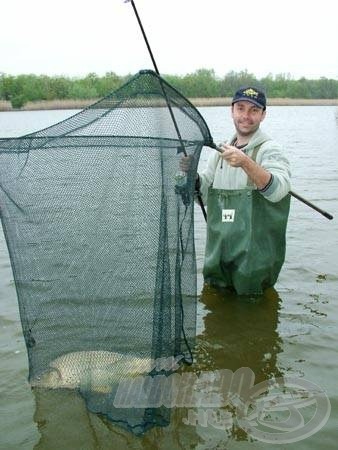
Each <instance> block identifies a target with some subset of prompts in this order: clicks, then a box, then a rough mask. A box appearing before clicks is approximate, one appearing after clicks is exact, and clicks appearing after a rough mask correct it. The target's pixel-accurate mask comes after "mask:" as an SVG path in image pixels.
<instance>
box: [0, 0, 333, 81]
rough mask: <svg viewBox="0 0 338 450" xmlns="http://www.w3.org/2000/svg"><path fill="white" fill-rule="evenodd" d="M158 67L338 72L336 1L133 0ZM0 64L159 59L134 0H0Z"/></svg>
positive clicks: (13, 67) (28, 68)
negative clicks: (127, 1) (136, 14)
mask: <svg viewBox="0 0 338 450" xmlns="http://www.w3.org/2000/svg"><path fill="white" fill-rule="evenodd" d="M135 5H136V7H137V10H138V13H139V16H140V18H141V21H142V23H143V27H144V30H145V32H146V35H147V38H148V41H149V44H150V47H151V49H152V52H153V55H154V58H155V60H156V63H157V66H158V69H159V71H160V73H162V74H171V75H185V74H188V73H192V72H195V71H196V70H198V69H201V68H205V69H213V70H214V71H215V74H216V76H218V77H222V76H224V75H225V74H227V73H229V72H230V71H235V72H240V71H243V70H247V71H248V72H250V73H252V74H254V75H255V76H256V77H257V78H258V79H259V78H263V77H265V76H267V75H268V74H271V75H272V76H275V75H277V74H284V75H286V76H290V77H291V78H293V79H298V78H301V77H305V78H308V79H318V78H321V77H326V78H333V79H336V80H338V20H337V17H338V13H337V12H336V10H337V7H336V5H337V1H336V0H320V1H319V0H318V1H313V0H307V1H306V2H305V1H301V0H283V1H282V0H256V1H253V0H250V1H249V0H233V1H231V2H230V1H227V0H208V1H202V0H166V1H165V0H135ZM1 18H2V20H1V26H0V73H1V72H2V73H6V74H11V75H19V74H23V73H25V74H37V75H40V74H46V75H51V76H61V75H63V76H68V77H83V76H85V75H87V74H88V73H96V74H98V75H100V76H102V75H104V74H105V73H106V72H111V71H112V72H115V73H116V74H118V75H127V74H134V73H136V72H138V71H139V70H141V69H152V68H153V65H152V62H151V59H150V57H149V53H148V50H147V47H146V45H145V42H144V40H143V37H142V34H141V31H140V28H139V25H138V23H137V20H136V17H135V14H134V11H133V9H132V6H131V3H125V2H124V0H109V1H108V0H96V1H95V2H94V1H92V0H91V1H88V0H81V1H72V0H67V1H66V0H58V1H55V0H30V1H29V2H27V1H26V0H2V3H1Z"/></svg>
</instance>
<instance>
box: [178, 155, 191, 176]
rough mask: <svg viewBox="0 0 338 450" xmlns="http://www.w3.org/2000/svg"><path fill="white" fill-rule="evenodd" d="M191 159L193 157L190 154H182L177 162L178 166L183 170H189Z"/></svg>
mask: <svg viewBox="0 0 338 450" xmlns="http://www.w3.org/2000/svg"><path fill="white" fill-rule="evenodd" d="M192 159H193V156H192V155H187V156H182V158H181V159H180V162H179V167H180V169H181V170H182V171H183V172H188V171H189V169H190V165H191V162H192Z"/></svg>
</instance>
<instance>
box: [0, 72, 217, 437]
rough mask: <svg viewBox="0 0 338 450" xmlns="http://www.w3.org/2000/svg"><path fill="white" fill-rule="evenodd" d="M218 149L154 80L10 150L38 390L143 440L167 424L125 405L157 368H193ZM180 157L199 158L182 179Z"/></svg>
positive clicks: (5, 199)
mask: <svg viewBox="0 0 338 450" xmlns="http://www.w3.org/2000/svg"><path fill="white" fill-rule="evenodd" d="M173 116H174V120H173ZM175 122H176V124H175ZM175 125H176V126H175ZM178 131H179V133H178ZM210 142H211V137H210V134H209V130H208V128H207V126H206V124H205V122H204V120H203V118H202V117H201V116H200V114H199V113H198V111H197V110H196V109H195V108H194V107H193V106H192V105H191V103H190V102H189V101H188V100H186V99H185V98H184V97H182V95H180V94H179V93H178V92H177V91H176V90H175V89H173V88H172V87H171V86H170V85H168V84H167V83H166V82H165V81H163V80H162V79H161V78H160V77H159V76H158V75H156V74H155V73H154V72H152V71H142V72H140V73H139V74H137V75H136V76H134V77H133V78H132V79H131V80H130V81H129V82H128V83H127V84H125V85H124V86H123V87H122V88H120V89H119V90H117V91H116V92H113V93H112V94H110V95H108V96H107V97H105V98H104V99H102V100H100V101H99V102H97V103H95V104H94V105H92V106H90V107H89V108H87V109H85V110H83V111H81V112H80V113H79V114H76V115H74V116H72V117H71V118H69V119H67V120H65V121H63V122H60V123H58V124H56V125H54V126H52V127H49V128H46V129H44V130H41V131H38V132H35V133H32V134H29V135H26V136H23V137H21V138H12V139H1V140H0V201H1V219H2V224H3V228H4V232H5V236H6V240H7V245H8V249H9V254H10V259H11V263H12V268H13V273H14V278H15V284H16V289H17V294H18V301H19V309H20V315H21V321H22V327H23V333H24V337H25V341H26V345H27V350H28V358H29V380H30V382H31V383H32V385H34V386H37V387H40V388H44V387H48V388H72V389H79V390H80V391H81V393H82V395H83V396H84V397H85V399H86V401H87V404H88V405H89V408H90V409H91V410H93V411H95V412H100V413H103V414H105V415H107V416H108V417H109V418H110V419H112V420H116V421H121V423H125V424H127V425H128V426H131V427H139V428H138V429H140V430H142V429H144V428H145V427H146V426H147V423H160V422H161V420H162V419H163V416H162V419H160V418H159V417H158V416H160V415H159V414H158V411H157V412H156V413H155V412H154V410H149V409H147V408H145V409H144V410H140V409H132V410H126V409H123V410H122V409H118V408H114V406H113V400H114V395H115V392H116V388H117V384H118V382H119V380H120V379H121V378H123V377H127V376H135V374H136V375H137V374H148V373H154V370H152V369H153V366H154V365H153V364H152V363H153V361H154V360H158V358H170V357H176V360H179V359H182V360H183V359H186V360H188V361H189V359H190V355H191V354H190V348H191V346H192V345H193V340H194V336H195V318H196V266H195V251H194V240H193V238H194V221H193V207H194V201H193V194H194V184H195V175H196V170H197V164H198V160H199V156H200V151H201V149H202V146H203V145H205V144H209V143H210ZM182 147H183V148H184V151H185V152H186V153H187V154H188V155H192V156H193V159H192V161H193V163H192V165H191V168H190V171H189V173H188V175H187V177H186V178H184V179H183V180H182V179H179V177H177V172H178V163H179V160H180V158H181V155H182V153H180V152H181V151H182Z"/></svg>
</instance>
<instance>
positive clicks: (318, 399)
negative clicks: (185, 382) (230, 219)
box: [0, 106, 338, 450]
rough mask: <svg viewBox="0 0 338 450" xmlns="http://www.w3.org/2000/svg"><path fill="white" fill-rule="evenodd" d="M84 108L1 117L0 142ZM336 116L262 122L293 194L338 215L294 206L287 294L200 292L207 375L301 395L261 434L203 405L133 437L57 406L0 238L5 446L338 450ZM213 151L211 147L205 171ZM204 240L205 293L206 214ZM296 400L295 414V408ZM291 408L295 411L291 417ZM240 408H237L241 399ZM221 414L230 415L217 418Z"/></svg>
mask: <svg viewBox="0 0 338 450" xmlns="http://www.w3.org/2000/svg"><path fill="white" fill-rule="evenodd" d="M200 111H201V113H202V115H203V116H204V118H205V119H206V121H207V123H208V124H209V127H210V130H211V132H212V135H213V137H214V140H215V142H219V141H222V140H224V139H225V138H226V137H228V136H229V135H230V134H232V132H233V128H232V122H231V119H230V114H229V109H228V108H225V107H224V108H223V107H214V108H200ZM74 112H75V111H35V112H10V113H7V112H2V113H0V137H8V136H19V135H22V134H25V133H28V132H32V131H36V130H38V129H41V128H43V127H46V126H48V125H51V124H53V123H56V122H58V121H60V120H62V119H64V118H66V117H67V116H69V115H72V114H73V113H74ZM337 115H338V113H337V108H336V107H331V106H313V107H311V106H302V107H288V106H283V107H277V106H275V107H270V108H269V109H268V114H267V118H266V120H265V122H264V123H263V125H262V128H263V129H264V130H265V131H266V132H267V133H268V134H270V135H271V136H272V137H274V138H275V139H277V140H278V141H280V142H281V144H283V146H284V147H285V149H286V153H287V155H288V157H289V159H290V162H291V166H292V176H293V178H292V190H293V191H295V192H297V193H299V194H300V195H302V196H303V197H305V198H307V199H308V200H310V201H311V202H313V203H315V204H316V205H318V206H319V207H321V208H322V209H324V210H326V211H328V212H329V213H331V214H332V215H333V216H334V219H333V220H331V221H329V220H327V219H326V218H325V217H323V216H322V215H320V214H319V213H317V212H315V211H313V210H312V209H310V208H309V207H308V206H306V205H304V204H303V203H301V202H299V201H298V200H296V199H292V204H291V211H290V219H289V225H288V231H287V255H286V261H285V264H284V267H283V269H282V272H281V274H280V277H279V280H278V283H277V285H276V291H277V292H278V297H279V298H275V297H274V296H271V298H269V299H265V300H264V301H263V300H262V301H261V302H257V303H256V304H253V303H248V302H244V301H242V300H240V299H236V298H229V299H226V301H224V299H222V298H220V296H219V294H217V293H215V292H212V291H211V290H209V291H206V290H205V291H204V292H203V293H201V302H200V304H199V308H198V332H199V344H198V359H199V363H200V364H201V365H202V366H203V364H204V366H203V370H205V371H209V372H210V373H211V374H216V375H217V374H220V373H222V370H224V369H229V370H232V371H233V372H235V371H236V370H237V369H240V368H242V367H248V368H250V369H251V370H252V371H253V373H254V375H255V384H257V383H259V382H262V383H264V382H265V381H266V380H269V379H272V378H273V377H275V378H277V379H282V378H281V377H284V378H283V379H289V380H291V379H292V380H293V390H292V389H291V388H290V386H289V385H288V386H283V385H281V386H280V391H279V393H278V395H277V394H276V395H272V393H271V392H270V393H269V395H270V397H269V399H270V400H269V399H268V397H267V396H266V397H265V407H267V406H270V410H269V414H268V415H265V416H263V415H261V416H259V415H257V414H256V416H255V417H254V419H255V420H253V421H251V426H253V428H254V431H252V430H251V431H250V430H249V431H248V430H247V432H245V431H243V427H244V425H243V423H242V422H241V423H239V419H240V417H236V414H233V416H232V421H230V422H228V423H227V424H226V423H225V422H224V421H222V420H221V418H220V416H219V415H218V416H217V418H218V421H217V420H216V419H215V417H213V418H212V417H211V416H207V409H203V405H202V407H201V408H200V409H199V412H198V414H199V415H197V413H196V410H192V409H190V410H186V409H183V408H182V409H180V408H176V409H174V410H173V411H172V420H171V423H170V426H168V427H166V428H163V429H162V428H160V429H153V430H151V431H150V432H148V433H147V434H146V435H145V436H143V437H134V436H131V435H129V434H128V433H126V432H124V431H123V430H121V429H118V428H115V427H112V426H111V425H110V424H107V423H105V422H104V421H102V420H101V419H99V418H98V417H97V416H95V415H93V414H90V413H88V411H87V410H86V409H85V408H84V406H83V404H82V403H81V401H80V400H79V399H78V398H77V397H76V396H74V397H73V396H72V394H71V393H69V394H67V395H65V398H64V401H63V403H62V405H58V406H57V407H56V405H55V402H54V403H53V399H51V398H49V399H48V400H45V399H43V398H39V396H33V394H32V392H31V390H30V388H29V386H28V383H27V381H26V380H27V374H28V367H27V355H26V349H25V344H24V341H23V337H22V332H21V324H20V320H19V313H18V305H17V300H16V294H15V288H14V284H13V276H12V272H11V267H10V262H9V258H8V254H7V249H6V245H5V242H4V238H3V235H2V233H1V236H0V305H1V306H0V339H1V340H0V414H1V415H0V449H6V450H9V449H31V448H35V449H59V448H62V449H81V450H82V449H115V448H116V449H117V448H118V449H129V448H131V449H146V450H151V449H171V450H175V449H187V448H190V449H196V450H204V449H216V448H217V449H261V448H267V449H271V448H273V447H276V448H283V449H284V448H290V449H294V448H297V450H298V449H316V450H317V449H319V448H323V449H324V448H325V449H335V448H337V437H338V432H337V423H338V388H337V381H336V380H337V377H338V357H337V342H338V326H337V325H338V302H337V297H338V251H337V249H338V224H337V217H338V118H337ZM210 151H212V150H210V149H204V150H203V152H202V156H201V161H200V166H201V167H203V166H204V165H205V163H206V159H207V157H208V154H209V152H210ZM195 239H196V252H197V262H198V271H199V272H198V286H199V291H202V284H203V280H202V275H201V273H202V265H203V255H204V244H205V222H204V219H203V216H202V213H201V211H200V210H199V209H198V208H196V211H195ZM246 373H248V372H246ZM290 383H291V381H290ZM283 395H284V397H283ZM263 398H264V396H263ZM328 399H329V400H328ZM287 400H288V401H289V403H288V405H289V406H285V405H286V404H287V403H285V402H287ZM269 401H270V403H269ZM283 402H284V403H283ZM297 402H298V403H297ZM282 403H283V405H284V406H285V407H284V409H283V408H282V412H281V405H282ZM231 405H232V406H233V408H235V407H236V401H235V399H232V403H231ZM273 405H274V406H275V409H273V407H272V406H273ZM290 405H291V406H290ZM278 406H279V411H277V409H278ZM329 406H331V410H330V408H329ZM236 411H237V410H236ZM238 411H241V409H240V408H239V410H238ZM276 411H277V412H276ZM232 412H233V411H232ZM213 413H215V414H216V413H217V414H220V412H219V411H218V410H217V411H216V412H215V410H213ZM194 414H195V415H194ZM276 414H280V417H279V420H280V421H279V422H278V423H279V425H278V426H275V425H274V424H275V422H273V419H274V417H275V415H276ZM283 414H284V416H283ZM237 416H238V414H237ZM208 417H209V418H208ZM311 418H313V420H312V421H311ZM236 419H237V422H236ZM283 420H284V421H283ZM229 423H230V425H229ZM257 424H258V425H257ZM240 425H242V427H241V426H240ZM258 429H259V430H260V432H261V434H259V433H257V430H258ZM264 432H265V434H264ZM269 432H270V433H275V443H276V445H273V443H271V441H269V437H267V436H269V435H268V433H269ZM276 433H279V434H278V436H277V434H276ZM290 433H291V434H290ZM292 433H294V434H293V435H292ZM276 436H277V437H276ZM292 439H293V440H292Z"/></svg>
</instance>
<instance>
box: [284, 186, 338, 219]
mask: <svg viewBox="0 0 338 450" xmlns="http://www.w3.org/2000/svg"><path fill="white" fill-rule="evenodd" d="M289 194H291V195H292V197H295V198H296V199H297V200H300V201H301V202H303V203H305V205H307V206H310V208H312V209H314V210H315V211H317V212H319V213H320V214H322V215H323V216H324V217H326V218H327V219H329V220H332V219H333V216H332V214H330V213H328V212H326V211H324V210H323V209H321V208H318V206H316V205H314V204H313V203H311V202H309V200H306V198H303V197H301V196H300V195H298V194H296V193H295V192H293V191H289Z"/></svg>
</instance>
